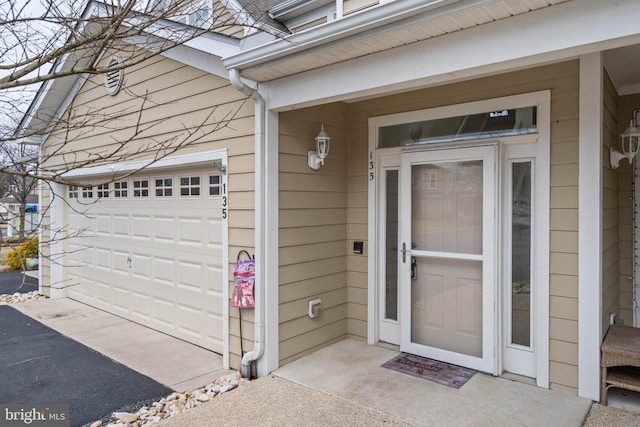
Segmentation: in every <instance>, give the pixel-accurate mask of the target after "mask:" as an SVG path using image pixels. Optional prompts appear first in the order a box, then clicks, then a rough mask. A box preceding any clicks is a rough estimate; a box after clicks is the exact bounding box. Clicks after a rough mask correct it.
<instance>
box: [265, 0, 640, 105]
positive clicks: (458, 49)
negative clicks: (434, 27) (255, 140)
mask: <svg viewBox="0 0 640 427" xmlns="http://www.w3.org/2000/svg"><path fill="white" fill-rule="evenodd" d="M638 16H640V2H638V1H637V0H581V1H579V2H576V1H569V2H565V3H561V4H558V5H556V6H554V7H550V8H545V9H539V10H537V11H534V12H530V13H526V14H522V15H518V16H514V17H511V18H508V19H503V20H500V21H495V22H492V23H490V24H485V25H480V26H477V27H473V28H469V29H466V30H464V31H458V32H455V33H451V34H448V35H445V36H440V37H436V38H434V39H429V40H425V41H422V42H417V43H414V44H411V45H408V46H403V47H399V48H395V49H390V50H387V51H384V52H380V53H375V54H371V55H367V56H365V57H360V58H356V59H353V60H350V61H345V62H342V63H339V64H334V65H330V66H327V67H323V68H320V69H316V70H311V71H307V72H304V73H299V74H295V75H292V76H289V77H284V78H281V79H278V80H275V81H271V82H268V83H266V84H265V86H264V87H265V89H266V91H267V92H266V93H267V96H268V98H269V107H270V108H271V109H274V110H283V109H287V108H291V107H296V108H297V107H303V106H310V105H317V104H320V103H325V102H333V101H353V100H358V99H362V98H366V97H370V96H379V95H382V94H388V93H393V92H399V91H404V90H410V89H415V88H419V87H428V86H433V85H440V84H444V83H448V82H452V81H459V80H465V79H470V78H477V77H479V76H484V75H490V74H496V73H502V72H505V71H506V70H515V69H520V68H525V67H531V66H536V65H542V64H546V63H552V62H558V61H563V60H567V59H575V58H578V57H579V56H580V55H582V54H587V53H591V52H597V51H600V50H604V49H611V48H615V47H620V46H625V45H628V44H635V43H639V42H640V32H639V31H638V22H637V17H638ZM589 29H597V31H596V30H593V31H589ZM522 40H535V41H536V42H535V43H522ZM492 46H493V47H494V48H492ZM390 64H393V67H392V69H393V72H389V70H390V69H391V66H390ZM364 69H366V70H367V73H366V78H363V74H362V70H364ZM309 82H313V85H311V84H309Z"/></svg>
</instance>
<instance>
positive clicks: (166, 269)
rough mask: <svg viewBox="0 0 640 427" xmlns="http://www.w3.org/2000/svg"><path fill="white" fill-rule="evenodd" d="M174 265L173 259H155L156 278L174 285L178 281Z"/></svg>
mask: <svg viewBox="0 0 640 427" xmlns="http://www.w3.org/2000/svg"><path fill="white" fill-rule="evenodd" d="M174 264H175V262H174V260H173V259H169V258H160V257H153V271H154V273H155V274H154V278H155V279H156V280H157V281H159V282H165V283H168V284H170V285H173V284H174V283H175V281H176V279H175V268H174Z"/></svg>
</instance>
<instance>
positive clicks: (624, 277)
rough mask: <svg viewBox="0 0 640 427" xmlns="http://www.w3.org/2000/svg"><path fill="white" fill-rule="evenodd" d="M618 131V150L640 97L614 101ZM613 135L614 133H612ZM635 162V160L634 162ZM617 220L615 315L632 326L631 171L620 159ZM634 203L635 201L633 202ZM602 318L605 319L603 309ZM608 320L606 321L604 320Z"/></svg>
mask: <svg viewBox="0 0 640 427" xmlns="http://www.w3.org/2000/svg"><path fill="white" fill-rule="evenodd" d="M617 101H618V104H617V118H618V121H617V128H614V129H613V130H612V132H611V133H612V136H611V141H612V142H611V144H612V145H613V147H614V148H615V149H616V150H618V151H619V150H620V142H619V141H620V134H622V132H624V130H625V129H626V128H627V127H628V126H629V121H630V120H631V118H632V116H633V110H635V109H637V108H640V95H627V96H620V97H618V99H617ZM614 132H615V133H614ZM607 151H608V150H607ZM605 158H606V157H605ZM635 162H637V160H635ZM617 188H618V193H617V203H618V210H617V212H616V213H617V218H616V219H617V220H618V228H617V232H618V236H617V237H618V239H619V245H618V255H619V261H618V263H619V265H618V267H619V271H618V277H617V280H618V294H617V297H618V300H617V301H616V303H617V308H618V316H619V321H622V322H623V323H624V324H625V325H630V326H633V280H632V279H631V278H632V276H633V251H634V248H633V232H634V228H633V226H634V224H633V211H634V208H633V199H634V195H633V168H632V167H631V166H630V165H629V162H628V161H626V160H622V161H621V162H620V167H619V168H618V169H617ZM636 203H637V202H636ZM604 308H606V306H603V316H607V317H608V312H607V311H605V310H604ZM607 320H608V319H607Z"/></svg>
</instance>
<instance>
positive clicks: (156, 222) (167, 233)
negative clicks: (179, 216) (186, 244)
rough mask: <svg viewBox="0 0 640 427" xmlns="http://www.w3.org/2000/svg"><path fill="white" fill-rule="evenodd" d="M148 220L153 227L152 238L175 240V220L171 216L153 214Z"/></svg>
mask: <svg viewBox="0 0 640 427" xmlns="http://www.w3.org/2000/svg"><path fill="white" fill-rule="evenodd" d="M150 221H151V222H152V223H153V227H154V239H155V241H156V242H167V243H174V242H175V240H176V239H175V228H176V225H177V224H176V222H175V219H174V218H173V217H169V216H154V217H151V219H150Z"/></svg>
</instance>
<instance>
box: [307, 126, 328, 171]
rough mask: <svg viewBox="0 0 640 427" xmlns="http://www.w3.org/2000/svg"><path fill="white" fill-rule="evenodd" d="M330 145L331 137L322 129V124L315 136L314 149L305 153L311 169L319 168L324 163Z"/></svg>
mask: <svg viewBox="0 0 640 427" xmlns="http://www.w3.org/2000/svg"><path fill="white" fill-rule="evenodd" d="M330 145H331V137H330V136H329V135H327V133H326V132H325V131H324V125H322V128H321V129H320V133H319V134H318V136H316V151H309V153H308V154H307V164H308V165H309V167H310V168H311V169H313V170H318V169H320V166H323V165H324V159H325V157H327V154H329V146H330Z"/></svg>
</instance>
